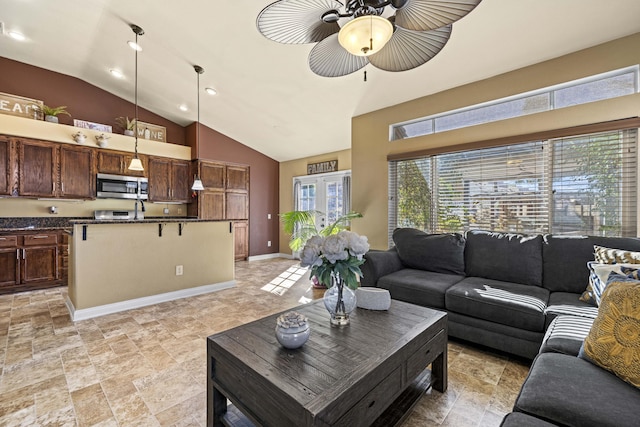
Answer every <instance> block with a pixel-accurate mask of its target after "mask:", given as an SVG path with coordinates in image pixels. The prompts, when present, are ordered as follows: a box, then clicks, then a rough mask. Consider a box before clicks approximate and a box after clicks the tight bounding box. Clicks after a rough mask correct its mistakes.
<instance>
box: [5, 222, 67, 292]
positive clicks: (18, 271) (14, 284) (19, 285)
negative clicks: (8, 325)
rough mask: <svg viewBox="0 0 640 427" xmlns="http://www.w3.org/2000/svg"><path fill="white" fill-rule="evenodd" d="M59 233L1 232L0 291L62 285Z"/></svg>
mask: <svg viewBox="0 0 640 427" xmlns="http://www.w3.org/2000/svg"><path fill="white" fill-rule="evenodd" d="M59 242H60V233H59V232H56V231H54V232H41V233H39V232H33V233H27V234H15V235H9V234H7V235H0V293H9V292H20V291H27V290H33V289H40V288H46V287H51V286H59V285H61V284H63V283H62V280H61V276H60V265H61V264H60V261H61V260H60V256H59Z"/></svg>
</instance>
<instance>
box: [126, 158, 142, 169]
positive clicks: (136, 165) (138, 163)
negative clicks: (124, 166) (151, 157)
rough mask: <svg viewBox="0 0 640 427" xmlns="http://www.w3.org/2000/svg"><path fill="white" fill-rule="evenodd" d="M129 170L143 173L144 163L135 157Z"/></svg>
mask: <svg viewBox="0 0 640 427" xmlns="http://www.w3.org/2000/svg"><path fill="white" fill-rule="evenodd" d="M129 170H131V171H143V170H144V167H143V166H142V161H141V160H140V159H139V158H137V157H134V158H133V159H131V163H129Z"/></svg>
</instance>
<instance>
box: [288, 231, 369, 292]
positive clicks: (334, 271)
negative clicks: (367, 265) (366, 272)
mask: <svg viewBox="0 0 640 427" xmlns="http://www.w3.org/2000/svg"><path fill="white" fill-rule="evenodd" d="M368 250H369V242H368V240H367V237H366V236H360V235H358V234H357V233H354V232H352V231H340V232H339V233H337V234H333V235H331V236H327V237H322V236H313V237H311V238H310V239H309V240H307V243H306V244H305V246H304V249H302V252H301V253H300V265H301V266H302V267H311V276H316V277H317V278H318V280H319V281H320V283H323V284H325V285H326V286H327V287H328V288H330V287H331V286H333V281H332V280H331V276H332V275H333V276H334V277H336V279H337V280H342V281H343V283H344V284H345V285H347V286H348V287H349V288H351V289H357V288H358V278H359V277H362V271H361V270H360V266H361V265H362V264H364V261H365V260H364V258H363V257H364V254H365V253H367V251H368Z"/></svg>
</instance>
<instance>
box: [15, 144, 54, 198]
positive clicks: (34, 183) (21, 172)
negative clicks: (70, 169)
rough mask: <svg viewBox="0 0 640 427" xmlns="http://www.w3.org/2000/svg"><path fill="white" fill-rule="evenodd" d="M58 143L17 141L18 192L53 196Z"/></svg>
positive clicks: (28, 194) (38, 195) (22, 194)
mask: <svg viewBox="0 0 640 427" xmlns="http://www.w3.org/2000/svg"><path fill="white" fill-rule="evenodd" d="M57 148H58V145H57V144H53V143H51V142H44V141H35V140H26V139H21V140H19V141H18V194H19V195H20V196H36V197H54V196H55V193H56V185H55V184H56V181H57V179H56V178H57V170H58V169H57V165H58V150H57Z"/></svg>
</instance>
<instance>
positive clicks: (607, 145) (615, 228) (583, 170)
mask: <svg viewBox="0 0 640 427" xmlns="http://www.w3.org/2000/svg"><path fill="white" fill-rule="evenodd" d="M636 140H637V129H631V130H624V131H616V132H603V133H598V134H592V135H584V136H576V137H571V138H559V139H555V140H552V144H553V162H552V165H553V166H552V167H553V191H552V193H553V197H552V208H553V222H552V230H553V232H554V233H562V234H590V235H602V236H636V231H637V230H636V228H637V218H636V215H637V214H636V211H637V209H636V208H637V182H638V181H637V180H638V177H637V152H636V150H637V148H636V146H637V143H636Z"/></svg>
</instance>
